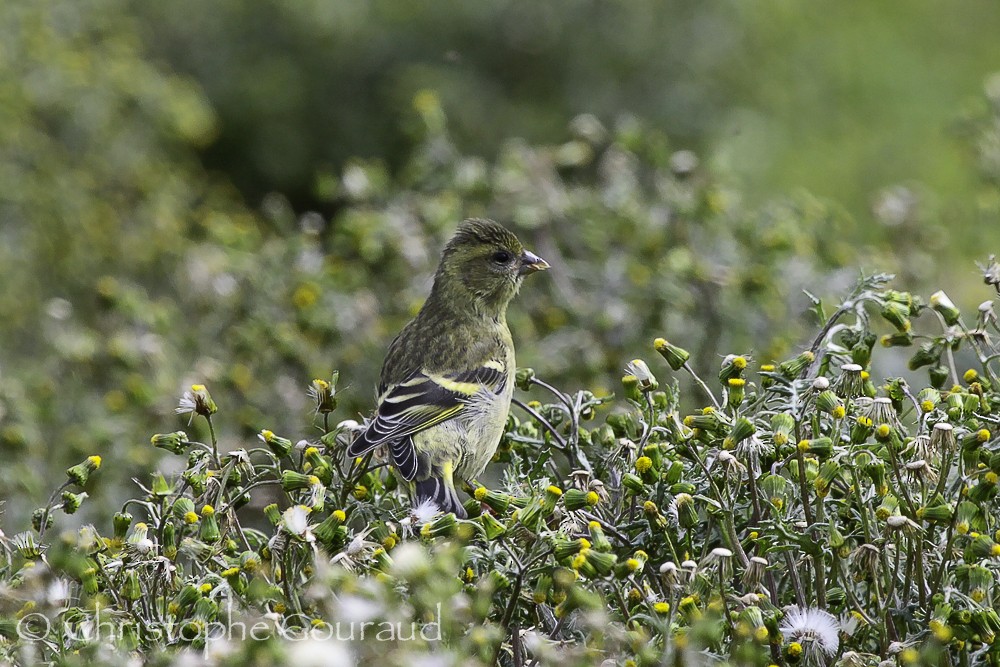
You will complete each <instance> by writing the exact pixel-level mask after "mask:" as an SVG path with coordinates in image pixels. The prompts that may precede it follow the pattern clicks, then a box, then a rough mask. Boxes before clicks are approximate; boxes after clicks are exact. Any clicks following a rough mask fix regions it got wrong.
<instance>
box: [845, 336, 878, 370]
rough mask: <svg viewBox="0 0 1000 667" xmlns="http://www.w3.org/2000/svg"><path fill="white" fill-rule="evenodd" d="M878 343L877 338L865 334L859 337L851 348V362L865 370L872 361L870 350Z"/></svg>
mask: <svg viewBox="0 0 1000 667" xmlns="http://www.w3.org/2000/svg"><path fill="white" fill-rule="evenodd" d="M877 342H878V337H877V336H876V335H875V334H873V333H871V332H867V333H865V334H864V335H862V336H861V337H860V339H859V340H858V342H856V343H855V344H854V345H852V346H851V361H853V362H854V363H856V364H857V365H859V366H861V367H862V368H865V367H866V366H868V363H869V362H870V361H871V359H872V348H873V347H874V346H875V343H877Z"/></svg>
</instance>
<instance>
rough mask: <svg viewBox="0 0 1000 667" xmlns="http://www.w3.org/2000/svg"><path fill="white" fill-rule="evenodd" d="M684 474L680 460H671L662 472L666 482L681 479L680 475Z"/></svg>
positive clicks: (671, 482) (675, 481)
mask: <svg viewBox="0 0 1000 667" xmlns="http://www.w3.org/2000/svg"><path fill="white" fill-rule="evenodd" d="M683 474H684V464H683V463H681V462H680V461H673V462H671V464H670V467H669V468H667V471H666V472H665V473H664V481H666V482H667V484H676V483H677V482H679V481H681V476H682V475H683Z"/></svg>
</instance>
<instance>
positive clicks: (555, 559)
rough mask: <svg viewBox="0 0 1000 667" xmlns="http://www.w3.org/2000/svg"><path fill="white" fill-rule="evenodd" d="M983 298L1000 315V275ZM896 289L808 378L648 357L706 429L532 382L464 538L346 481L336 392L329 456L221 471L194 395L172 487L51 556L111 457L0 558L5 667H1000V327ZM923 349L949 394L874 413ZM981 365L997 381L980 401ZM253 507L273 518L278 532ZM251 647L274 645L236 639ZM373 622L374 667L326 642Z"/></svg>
mask: <svg viewBox="0 0 1000 667" xmlns="http://www.w3.org/2000/svg"><path fill="white" fill-rule="evenodd" d="M983 275H984V277H985V278H986V280H987V282H988V283H990V284H992V285H993V287H995V288H997V289H998V291H1000V264H997V263H996V261H995V260H991V262H990V263H989V264H987V265H986V266H984V267H983ZM889 278H890V277H889V276H885V275H879V276H874V277H871V278H868V279H865V280H863V281H862V282H861V283H860V284H859V285H858V287H857V288H856V289H855V290H854V291H853V292H852V293H851V294H850V296H849V298H848V299H847V300H845V301H844V302H843V303H842V304H840V305H839V307H838V308H837V309H836V310H835V311H834V312H833V313H832V314H831V315H830V316H829V317H828V318H826V319H825V324H824V326H823V327H822V328H821V330H820V332H819V333H818V335H817V336H816V337H815V340H814V342H813V344H812V346H811V347H810V349H808V350H806V351H804V352H802V353H800V354H798V355H796V356H793V357H791V358H788V359H786V360H784V361H782V362H780V363H763V364H754V363H753V362H752V360H750V359H748V358H747V357H745V356H739V355H729V356H727V357H726V358H725V359H724V360H723V362H722V364H721V367H720V369H719V372H718V378H717V379H713V380H712V381H710V382H705V381H704V380H702V379H700V378H698V377H697V376H695V375H694V371H693V370H692V367H691V365H690V362H689V355H688V353H687V352H686V351H685V350H683V349H682V348H679V347H677V346H676V345H675V344H673V343H671V342H669V341H666V340H663V339H657V341H655V345H654V348H655V350H656V351H657V352H659V353H660V355H661V356H662V357H663V360H662V362H661V365H664V364H665V367H666V368H669V369H670V371H667V370H665V371H663V372H671V371H673V372H681V373H686V374H690V375H692V376H694V377H695V379H696V384H697V386H698V387H699V389H700V391H702V392H703V393H702V394H701V397H703V398H706V399H707V401H708V405H707V406H706V407H705V408H704V409H702V410H698V411H695V412H688V411H685V410H683V409H682V408H681V407H680V404H679V395H678V391H679V390H678V383H677V381H676V378H675V379H674V380H672V381H671V382H670V383H669V384H666V383H665V384H661V383H660V381H659V380H658V379H657V378H656V373H655V372H654V371H653V370H651V367H657V364H648V363H647V362H645V361H643V360H640V359H636V360H634V361H632V362H631V363H630V364H629V365H628V367H627V368H626V374H625V376H624V377H623V378H622V387H623V393H624V398H623V399H621V400H619V401H617V402H616V403H612V399H611V397H597V396H595V395H594V394H593V393H591V392H588V391H575V392H568V393H567V392H564V391H561V390H559V389H556V388H555V387H553V386H551V385H550V384H549V383H547V382H545V381H543V380H541V379H540V378H539V377H538V376H537V375H536V373H535V371H534V370H532V369H529V368H522V369H520V370H519V371H518V374H517V384H518V386H519V387H520V388H521V389H522V390H524V391H528V392H531V393H532V394H533V395H536V396H539V397H545V398H544V402H543V401H539V400H532V401H529V402H527V403H522V402H521V401H520V400H518V401H517V403H518V407H519V409H518V410H517V411H516V414H512V415H511V417H510V419H509V422H508V429H507V432H506V434H505V436H504V438H503V440H502V441H501V444H500V448H499V450H498V452H497V455H496V458H495V462H496V464H497V465H501V464H502V465H503V468H504V480H503V482H502V483H501V484H500V485H499V486H497V487H495V488H487V487H486V486H483V485H481V484H479V483H478V482H475V481H473V482H472V483H471V484H470V485H469V486H468V487H467V489H466V490H467V491H468V492H469V493H470V498H469V499H468V501H467V502H466V509H467V510H468V511H469V514H470V517H471V518H470V519H468V520H458V519H456V518H455V516H454V515H452V514H447V515H441V514H437V513H435V512H434V509H433V508H426V507H418V508H411V507H410V506H409V505H408V503H407V501H406V499H405V497H404V496H403V495H402V494H401V493H400V491H399V489H398V488H397V483H396V480H395V477H394V476H393V475H392V474H391V473H390V472H389V470H388V469H387V468H386V467H385V466H384V464H382V463H381V462H380V460H379V458H378V457H377V456H376V457H373V456H372V455H369V456H368V457H366V458H365V459H355V460H345V457H344V451H345V449H346V444H347V443H348V442H349V441H350V440H351V438H353V437H354V435H355V434H356V433H357V431H358V428H359V426H358V424H357V422H354V421H353V420H350V419H347V420H343V421H340V422H339V423H337V424H336V425H332V422H333V415H334V414H336V411H337V409H338V406H337V397H338V395H337V384H338V382H337V380H338V378H337V377H336V376H335V377H333V378H331V379H330V380H315V381H314V382H313V384H312V387H311V391H310V396H311V399H312V402H313V405H314V408H315V413H316V421H317V424H318V425H320V426H321V428H322V432H323V435H322V436H321V437H319V438H318V439H315V440H302V441H300V442H299V443H298V444H293V443H292V441H291V439H288V438H286V437H283V436H281V435H278V434H275V433H273V432H271V431H268V430H264V431H261V433H260V434H259V443H258V444H257V446H255V447H251V448H236V449H231V450H230V451H226V452H224V453H223V452H222V450H223V449H227V448H226V447H225V446H224V445H225V443H224V442H219V441H218V440H217V439H216V435H215V433H216V431H215V428H214V423H215V421H216V420H218V419H220V418H222V417H223V416H224V415H225V414H226V409H225V406H223V407H222V408H220V407H219V406H218V405H217V404H216V402H215V400H214V399H213V397H212V396H211V395H210V394H209V391H208V389H207V388H205V387H204V386H201V385H195V386H193V387H192V388H191V390H190V391H188V392H186V393H185V394H184V396H183V397H182V398H181V400H180V402H179V405H178V412H180V413H182V414H185V415H188V416H189V417H190V418H191V419H198V420H200V421H203V422H204V423H205V424H206V425H207V426H208V427H209V428H208V432H209V433H210V438H209V439H208V440H207V441H206V442H204V443H203V442H197V441H194V440H192V439H190V438H189V437H188V435H187V434H186V433H185V432H174V433H164V434H159V435H155V436H153V438H152V445H153V446H155V447H157V448H160V449H163V450H166V451H168V452H170V453H172V454H174V455H176V456H178V457H180V458H181V459H182V460H184V461H185V463H184V465H183V470H182V471H181V472H180V473H178V474H164V473H161V472H155V473H153V474H152V476H151V478H147V479H148V481H146V482H145V483H144V485H143V486H142V487H141V493H140V494H138V495H136V496H135V497H134V498H132V499H131V500H129V501H128V502H126V503H125V505H124V506H123V507H122V508H121V510H120V511H119V512H118V513H116V514H115V515H114V516H113V517H104V518H103V519H102V520H101V521H100V522H99V523H98V524H95V525H85V526H83V527H82V528H81V529H79V530H78V531H68V532H66V533H63V534H62V535H61V536H60V537H59V538H58V539H55V540H51V539H50V536H51V535H52V532H51V531H52V530H54V528H53V526H54V524H55V521H56V520H57V519H58V517H59V515H61V514H72V513H75V512H76V511H77V510H78V509H79V507H80V504H81V503H83V502H85V500H86V493H81V489H82V488H84V487H85V486H86V485H87V484H88V483H93V482H94V480H99V479H100V476H101V475H102V470H101V465H102V460H101V457H100V456H98V455H94V456H91V457H89V458H88V459H86V460H85V461H83V462H82V463H79V464H78V465H76V466H73V467H71V468H70V469H68V470H67V479H66V481H65V483H64V484H63V485H62V486H61V487H59V488H58V489H56V490H55V491H54V492H53V494H52V496H51V498H50V501H49V502H48V503H47V504H46V505H45V506H43V507H41V508H39V509H38V510H36V512H35V513H34V514H33V516H32V524H33V528H32V529H31V530H26V531H24V532H21V533H19V534H17V535H14V536H12V537H10V538H6V537H5V538H3V542H2V553H3V562H2V565H0V575H2V581H3V585H4V590H5V595H4V602H3V614H4V618H5V620H3V621H2V623H0V628H2V629H3V636H4V638H5V641H4V642H3V644H2V650H3V651H4V652H5V653H4V655H5V658H6V659H8V660H11V661H14V662H18V661H20V662H23V663H31V664H33V663H34V662H36V661H43V660H56V661H57V662H59V663H60V664H108V665H113V664H125V661H127V660H129V657H128V656H129V654H130V652H135V654H136V655H139V656H143V659H146V660H148V661H149V663H150V664H166V662H169V661H170V660H171V659H172V657H171V656H175V655H176V653H175V652H176V651H177V650H182V649H199V650H200V649H205V652H204V653H202V654H200V655H201V658H202V659H204V660H205V661H206V662H207V663H209V664H234V665H235V664H247V662H250V663H256V664H267V661H268V660H270V661H281V660H285V661H289V662H292V663H298V662H300V661H303V660H304V661H305V664H316V663H315V661H316V660H317V658H316V656H317V655H320V653H319V652H325V653H323V654H324V655H327V656H328V657H329V655H330V652H331V651H334V652H340V653H342V654H343V656H344V659H345V660H349V659H351V658H354V659H357V660H358V661H359V662H362V663H367V662H369V661H373V660H376V659H378V660H381V661H386V660H388V661H389V662H390V663H392V664H401V663H402V662H412V661H414V660H416V659H417V656H421V655H434V656H435V659H436V660H437V661H438V662H436V663H435V664H463V665H471V664H483V665H487V664H525V663H524V661H525V660H526V659H528V658H530V659H531V660H533V661H535V663H534V664H540V665H545V664H553V665H554V664H563V665H568V664H569V665H575V664H580V665H584V664H594V663H595V662H597V661H598V660H601V659H610V660H612V661H614V663H615V664H624V662H628V661H631V662H629V664H640V665H655V664H703V663H705V662H716V661H722V662H728V663H729V664H734V665H767V664H778V665H786V664H788V665H792V664H812V665H820V664H833V663H834V662H836V663H837V664H838V665H873V666H874V665H876V664H880V660H883V659H885V658H890V659H891V660H894V661H899V662H900V663H901V664H918V663H920V664H928V665H930V664H934V665H936V664H940V661H941V660H942V659H945V656H949V657H948V658H947V659H949V660H951V661H955V660H957V661H959V662H961V663H962V664H966V663H968V662H969V661H972V662H976V663H977V664H982V663H984V662H988V663H990V664H995V663H996V662H998V661H1000V653H998V652H997V649H996V646H1000V644H997V643H996V642H995V640H996V634H997V632H998V631H1000V617H998V616H997V612H996V610H995V606H996V595H997V587H996V584H995V580H996V575H997V567H996V563H997V559H998V558H1000V546H998V544H997V542H1000V531H998V528H1000V525H998V522H1000V515H998V513H997V504H996V497H997V492H998V490H1000V486H998V481H997V480H998V474H1000V440H998V439H997V437H996V435H995V433H996V431H997V430H998V428H1000V378H998V376H997V359H1000V350H998V348H997V347H996V345H995V344H994V343H993V338H992V337H993V336H994V335H996V334H998V333H1000V328H998V322H997V318H996V316H995V314H994V310H993V306H994V303H993V302H992V301H986V302H984V303H983V305H982V306H981V307H980V309H979V311H978V313H977V315H976V322H975V325H973V326H968V325H967V324H966V323H965V321H964V320H963V318H962V316H961V313H960V311H959V310H958V309H957V308H956V307H955V306H954V305H953V304H952V303H951V301H950V300H949V299H948V297H947V295H945V294H944V293H943V292H937V293H935V294H934V295H932V296H931V297H930V299H929V300H928V301H927V302H926V303H925V302H924V301H923V300H922V299H920V298H918V297H915V296H913V295H911V294H909V293H906V292H899V291H896V290H893V289H889V288H888V287H887V286H886V282H887V280H888V279H889ZM817 309H819V310H822V304H820V303H817ZM915 321H916V322H918V323H919V324H921V325H926V326H922V327H921V333H917V330H916V329H915V328H914V326H913V324H914V322H915ZM886 329H888V330H889V331H890V333H885V334H883V335H882V336H881V338H880V337H879V335H878V334H879V332H880V331H885V330H886ZM935 329H936V331H934V330H935ZM915 343H919V347H917V349H916V351H915V352H914V353H913V355H912V357H911V359H910V362H909V367H910V369H911V370H913V369H918V368H923V367H928V369H929V382H928V385H927V386H925V387H924V388H922V389H920V390H919V391H917V390H915V389H914V388H911V387H910V385H909V384H908V383H907V382H906V381H904V380H903V379H902V378H899V377H895V378H888V379H886V380H885V381H884V383H882V384H880V385H876V383H875V382H874V380H873V378H872V377H871V376H870V374H869V370H867V369H868V368H870V364H871V362H872V358H873V356H877V355H878V354H879V350H880V349H884V348H887V347H899V346H902V347H912V346H914V344H915ZM963 350H967V351H968V352H970V353H971V355H972V358H974V359H975V360H976V361H975V362H974V363H973V364H972V367H970V368H969V369H967V370H965V371H964V372H962V369H961V368H960V367H958V366H956V365H955V362H954V359H955V354H956V353H958V352H960V351H963ZM657 372H659V371H657ZM713 386H714V389H713ZM612 405H613V406H614V407H613V408H612V410H611V411H610V412H608V407H609V406H612ZM598 413H605V414H604V419H602V420H600V421H598V420H597V419H596V417H597V416H598ZM98 483H99V482H98ZM262 487H268V488H271V489H273V490H274V491H275V492H279V490H280V498H279V500H278V502H277V503H272V504H269V505H267V506H266V507H264V508H263V509H261V508H260V507H259V505H258V504H256V503H255V502H254V499H253V497H252V496H254V495H256V493H255V491H256V490H257V489H260V488H262ZM59 520H60V521H61V519H59ZM237 621H238V622H240V623H242V624H243V625H240V626H236V627H238V628H240V629H239V630H238V632H245V631H246V630H245V628H248V627H257V628H258V633H259V636H260V637H262V638H266V639H262V641H256V642H247V641H239V640H238V639H239V637H238V636H237V638H236V639H229V638H226V637H224V636H222V635H219V634H215V633H219V632H222V633H223V634H224V633H225V632H228V631H229V629H231V628H232V627H233V624H234V623H235V622H237ZM338 623H339V625H338ZM362 623H367V624H368V625H367V629H368V632H369V635H368V636H367V638H366V639H365V640H362V639H361V638H360V636H354V637H353V639H354V641H345V642H335V643H329V642H328V643H324V642H323V641H322V638H324V637H326V638H329V637H335V636H338V635H337V633H340V634H339V636H340V637H343V638H346V637H347V636H348V634H349V633H350V634H354V633H356V632H360V631H362V630H364V629H365V627H366V626H364V625H361V624H362ZM101 624H104V625H101ZM254 624H259V625H254ZM414 624H415V625H414ZM404 627H405V628H414V629H413V630H406V631H401V630H398V629H397V628H404ZM101 628H103V631H102V630H101ZM101 632H103V634H100V633H101ZM158 632H159V633H161V634H157V633H158ZM379 632H381V633H382V634H378V633H379ZM401 632H402V634H400V633H401ZM87 633H90V634H89V635H88V634H87ZM414 633H415V635H414ZM438 633H439V635H438ZM97 634H100V637H101V640H100V641H97V640H96V639H95V636H96V635H97ZM373 635H374V637H373ZM411 635H412V637H411ZM279 636H284V638H285V641H279V640H278V637H279ZM88 637H89V638H88ZM310 637H311V639H310ZM338 654H339V653H338ZM191 658H192V659H194V658H195V656H194V655H192V656H191ZM310 660H312V661H313V662H310ZM893 664H895V663H893Z"/></svg>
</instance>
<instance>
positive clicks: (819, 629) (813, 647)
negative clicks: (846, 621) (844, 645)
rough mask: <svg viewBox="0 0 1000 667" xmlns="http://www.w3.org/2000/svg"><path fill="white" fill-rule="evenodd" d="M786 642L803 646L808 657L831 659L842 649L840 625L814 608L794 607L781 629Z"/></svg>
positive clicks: (828, 615)
mask: <svg viewBox="0 0 1000 667" xmlns="http://www.w3.org/2000/svg"><path fill="white" fill-rule="evenodd" d="M779 629H780V630H781V634H782V636H783V637H784V639H785V641H786V642H789V643H792V642H797V643H799V644H801V645H802V648H803V650H804V651H805V653H806V654H807V655H810V654H812V655H815V656H816V657H819V654H820V653H822V654H823V655H825V656H827V657H830V656H833V655H835V654H836V653H837V649H838V648H840V636H839V633H840V624H839V623H838V622H837V619H836V617H834V616H833V615H832V614H830V613H828V612H826V611H823V610H822V609H816V608H814V607H806V608H805V609H803V608H801V607H797V606H796V607H792V608H791V609H790V610H789V611H788V612H787V613H786V614H785V618H784V619H783V620H782V622H781V626H780V628H779Z"/></svg>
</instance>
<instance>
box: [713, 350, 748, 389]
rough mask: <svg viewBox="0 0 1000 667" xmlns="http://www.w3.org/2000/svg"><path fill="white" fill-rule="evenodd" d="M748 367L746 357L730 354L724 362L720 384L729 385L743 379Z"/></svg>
mask: <svg viewBox="0 0 1000 667" xmlns="http://www.w3.org/2000/svg"><path fill="white" fill-rule="evenodd" d="M746 367H747V360H746V357H741V356H738V355H735V354H730V355H728V356H726V358H725V359H723V360H722V368H721V369H720V370H719V382H721V383H722V384H724V385H725V384H728V382H729V380H732V379H734V378H739V377H742V375H743V371H744V370H745V369H746Z"/></svg>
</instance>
